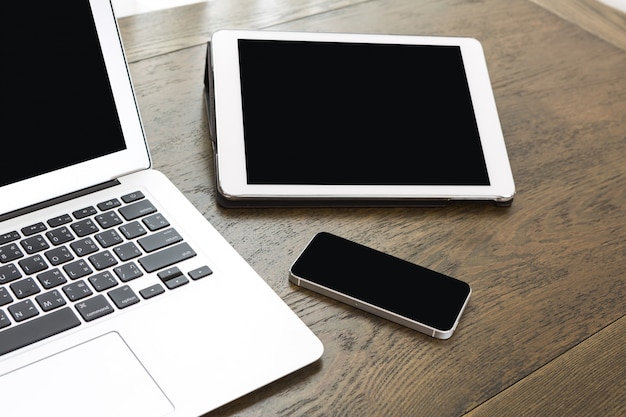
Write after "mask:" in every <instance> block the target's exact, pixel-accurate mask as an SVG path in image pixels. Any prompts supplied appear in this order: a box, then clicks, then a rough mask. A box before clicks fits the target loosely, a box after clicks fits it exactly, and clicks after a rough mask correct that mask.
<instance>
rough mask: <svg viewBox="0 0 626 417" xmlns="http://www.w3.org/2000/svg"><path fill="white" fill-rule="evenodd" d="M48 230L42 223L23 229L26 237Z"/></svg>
mask: <svg viewBox="0 0 626 417" xmlns="http://www.w3.org/2000/svg"><path fill="white" fill-rule="evenodd" d="M46 229H47V228H46V225H45V224H43V223H42V222H39V223H37V224H33V225H31V226H27V227H24V228H22V234H24V236H32V235H34V234H35V233H39V232H43V231H44V230H46Z"/></svg>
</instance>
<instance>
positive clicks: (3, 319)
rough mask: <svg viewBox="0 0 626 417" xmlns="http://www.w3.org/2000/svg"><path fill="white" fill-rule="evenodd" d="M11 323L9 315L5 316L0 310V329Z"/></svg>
mask: <svg viewBox="0 0 626 417" xmlns="http://www.w3.org/2000/svg"><path fill="white" fill-rule="evenodd" d="M10 325H11V320H9V316H7V315H6V314H5V313H4V311H2V310H0V329H3V328H5V327H8V326H10Z"/></svg>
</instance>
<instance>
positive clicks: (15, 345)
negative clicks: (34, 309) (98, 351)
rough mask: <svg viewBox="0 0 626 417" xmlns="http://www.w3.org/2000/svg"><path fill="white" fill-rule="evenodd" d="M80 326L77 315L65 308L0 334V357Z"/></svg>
mask: <svg viewBox="0 0 626 417" xmlns="http://www.w3.org/2000/svg"><path fill="white" fill-rule="evenodd" d="M79 324H80V320H78V317H76V314H74V312H73V311H72V310H71V309H70V308H69V307H65V308H63V309H61V310H58V311H55V312H53V313H49V314H46V315H44V316H41V317H38V318H36V319H34V320H31V321H27V322H26V323H22V324H18V325H17V326H15V327H11V328H9V329H7V330H3V331H2V332H1V333H0V356H1V355H4V354H5V353H9V352H13V351H14V350H17V349H19V348H21V347H24V346H27V345H30V344H31V343H35V342H38V341H40V340H43V339H45V338H46V337H50V336H54V335H55V334H58V333H61V332H63V331H65V330H69V329H71V328H72V327H76V326H78V325H79Z"/></svg>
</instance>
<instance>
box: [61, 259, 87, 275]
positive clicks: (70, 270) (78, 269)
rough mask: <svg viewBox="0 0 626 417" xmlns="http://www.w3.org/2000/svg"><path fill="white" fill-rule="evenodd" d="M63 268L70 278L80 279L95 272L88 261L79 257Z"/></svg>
mask: <svg viewBox="0 0 626 417" xmlns="http://www.w3.org/2000/svg"><path fill="white" fill-rule="evenodd" d="M63 270H64V271H65V273H66V274H67V276H68V277H70V279H78V278H82V277H84V276H87V275H89V274H91V273H92V272H93V270H92V269H91V268H90V267H89V265H88V264H87V262H86V261H84V260H83V259H79V260H77V261H74V262H71V263H69V264H67V265H65V266H64V267H63Z"/></svg>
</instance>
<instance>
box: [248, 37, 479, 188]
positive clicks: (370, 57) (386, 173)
mask: <svg viewBox="0 0 626 417" xmlns="http://www.w3.org/2000/svg"><path fill="white" fill-rule="evenodd" d="M239 59H240V67H241V85H242V100H243V121H244V136H245V152H246V165H247V166H246V168H247V180H248V183H250V184H321V185H368V184H369V185H489V178H488V175H487V169H486V166H485V160H484V156H483V152H482V146H481V143H480V138H479V133H478V128H477V125H476V119H475V115H474V110H473V106H472V100H471V97H470V93H469V89H468V84H467V79H466V74H465V69H464V66H463V60H462V57H461V51H460V48H459V47H457V46H425V45H388V44H385V45H383V44H354V43H327V42H300V41H275V40H272V41H267V40H240V41H239Z"/></svg>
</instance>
